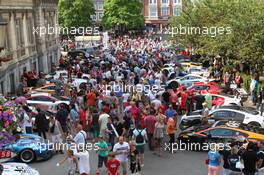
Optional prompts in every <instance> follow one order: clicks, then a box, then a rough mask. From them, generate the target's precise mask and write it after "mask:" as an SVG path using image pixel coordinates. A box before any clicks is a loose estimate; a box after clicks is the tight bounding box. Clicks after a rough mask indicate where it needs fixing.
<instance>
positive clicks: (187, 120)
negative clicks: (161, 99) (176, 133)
mask: <svg viewBox="0 0 264 175" xmlns="http://www.w3.org/2000/svg"><path fill="white" fill-rule="evenodd" d="M209 117H210V119H209V122H213V123H214V122H215V121H218V120H235V121H240V122H242V123H244V124H248V125H253V126H259V127H260V126H262V127H263V126H264V117H263V116H261V115H260V114H259V112H258V111H256V110H252V109H250V108H246V107H243V106H237V105H227V106H220V107H219V108H216V109H212V110H211V111H210V112H209ZM201 118H202V111H201V110H200V111H194V112H192V113H190V115H188V116H187V115H183V116H182V118H181V121H180V125H179V126H180V129H182V130H183V129H186V128H189V127H191V126H194V125H197V124H200V123H201Z"/></svg>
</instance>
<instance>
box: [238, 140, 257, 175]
mask: <svg viewBox="0 0 264 175" xmlns="http://www.w3.org/2000/svg"><path fill="white" fill-rule="evenodd" d="M255 148H256V146H255V144H254V143H253V142H249V143H248V144H247V149H246V151H245V152H244V154H242V159H241V162H242V164H244V167H245V168H244V169H243V172H244V175H255V174H256V172H257V169H256V167H257V166H256V165H257V161H258V155H257V152H256V150H255Z"/></svg>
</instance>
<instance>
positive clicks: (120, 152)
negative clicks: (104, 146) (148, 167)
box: [113, 136, 130, 175]
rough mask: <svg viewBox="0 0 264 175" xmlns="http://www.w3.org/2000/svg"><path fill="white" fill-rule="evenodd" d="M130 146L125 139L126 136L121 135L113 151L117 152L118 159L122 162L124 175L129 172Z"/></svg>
mask: <svg viewBox="0 0 264 175" xmlns="http://www.w3.org/2000/svg"><path fill="white" fill-rule="evenodd" d="M129 150H130V146H129V144H128V143H127V142H125V141H124V137H123V136H120V137H119V138H118V142H117V143H116V144H115V146H114V148H113V152H115V153H116V159H117V160H118V161H119V162H120V164H121V167H122V170H123V175H126V174H127V164H128V158H127V156H128V154H129Z"/></svg>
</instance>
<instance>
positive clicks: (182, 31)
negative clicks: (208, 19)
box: [161, 24, 232, 38]
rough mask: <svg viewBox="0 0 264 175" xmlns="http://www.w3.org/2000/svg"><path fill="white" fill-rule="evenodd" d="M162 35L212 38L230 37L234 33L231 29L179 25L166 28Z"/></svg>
mask: <svg viewBox="0 0 264 175" xmlns="http://www.w3.org/2000/svg"><path fill="white" fill-rule="evenodd" d="M161 31H162V33H165V34H169V35H171V36H172V37H173V36H180V35H208V36H210V37H212V38H214V37H216V36H219V35H230V34H231V33H232V28H231V27H216V26H211V27H205V26H203V27H198V26H197V27H195V26H183V25H181V24H179V25H178V26H173V27H164V28H162V29H161Z"/></svg>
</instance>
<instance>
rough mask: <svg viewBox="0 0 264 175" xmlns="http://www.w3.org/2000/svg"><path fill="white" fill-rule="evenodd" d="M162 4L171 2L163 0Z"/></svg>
mask: <svg viewBox="0 0 264 175" xmlns="http://www.w3.org/2000/svg"><path fill="white" fill-rule="evenodd" d="M161 2H162V4H169V0H162V1H161Z"/></svg>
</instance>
